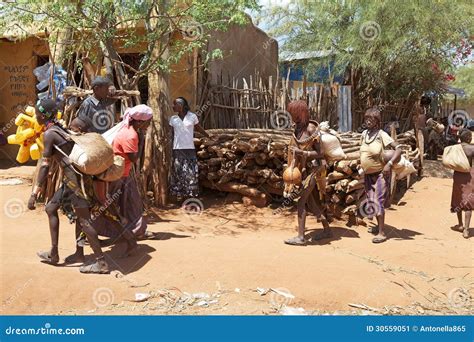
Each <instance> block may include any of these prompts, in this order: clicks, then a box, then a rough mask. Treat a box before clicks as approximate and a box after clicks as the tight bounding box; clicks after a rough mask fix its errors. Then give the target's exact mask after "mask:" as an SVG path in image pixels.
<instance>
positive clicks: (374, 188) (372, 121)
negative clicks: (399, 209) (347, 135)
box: [359, 107, 402, 243]
mask: <svg viewBox="0 0 474 342" xmlns="http://www.w3.org/2000/svg"><path fill="white" fill-rule="evenodd" d="M364 120H365V124H366V127H367V129H366V130H365V131H364V132H362V137H361V141H360V143H361V146H360V161H361V167H362V169H363V171H364V175H365V176H364V181H365V192H366V195H367V198H366V199H365V200H364V201H363V202H362V204H361V205H360V207H359V212H360V213H361V214H362V215H363V216H367V217H370V218H372V217H374V216H375V217H376V218H377V226H376V227H370V228H369V233H372V234H376V236H375V237H374V238H373V239H372V242H373V243H381V242H384V241H386V240H387V236H386V235H385V230H384V228H385V208H388V207H389V206H390V182H391V176H392V167H393V165H394V163H397V162H398V161H399V160H400V156H401V154H402V150H401V149H400V148H399V147H398V146H397V144H396V143H395V142H394V140H393V139H392V138H391V137H390V136H389V135H388V134H387V133H386V132H385V131H383V130H382V129H381V127H382V117H381V115H380V111H379V109H378V108H376V107H374V108H371V109H369V110H367V111H366V112H365V115H364ZM388 148H393V149H394V150H395V152H391V153H386V151H385V150H386V149H388ZM387 159H389V160H388V162H387V163H386V162H385V161H386V160H387Z"/></svg>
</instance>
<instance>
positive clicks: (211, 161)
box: [207, 158, 225, 166]
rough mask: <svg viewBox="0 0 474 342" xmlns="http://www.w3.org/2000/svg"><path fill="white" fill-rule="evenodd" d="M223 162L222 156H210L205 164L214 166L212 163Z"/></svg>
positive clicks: (218, 163)
mask: <svg viewBox="0 0 474 342" xmlns="http://www.w3.org/2000/svg"><path fill="white" fill-rule="evenodd" d="M223 162H225V159H224V158H211V159H208V160H207V165H209V166H214V165H221V164H222V163H223Z"/></svg>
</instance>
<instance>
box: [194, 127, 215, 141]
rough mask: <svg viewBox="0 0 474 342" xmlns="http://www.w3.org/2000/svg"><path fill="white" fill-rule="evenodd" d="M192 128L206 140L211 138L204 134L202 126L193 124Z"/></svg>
mask: <svg viewBox="0 0 474 342" xmlns="http://www.w3.org/2000/svg"><path fill="white" fill-rule="evenodd" d="M194 128H195V129H196V131H198V132H199V133H201V134H202V135H204V136H205V137H206V138H210V137H211V136H210V135H209V134H208V133H207V132H206V130H205V129H204V128H202V126H201V125H200V124H195V125H194Z"/></svg>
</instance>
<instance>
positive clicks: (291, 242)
mask: <svg viewBox="0 0 474 342" xmlns="http://www.w3.org/2000/svg"><path fill="white" fill-rule="evenodd" d="M284 242H285V243H286V244H287V245H291V246H306V241H305V240H304V239H301V238H299V237H298V236H295V237H294V238H291V239H288V240H285V241H284Z"/></svg>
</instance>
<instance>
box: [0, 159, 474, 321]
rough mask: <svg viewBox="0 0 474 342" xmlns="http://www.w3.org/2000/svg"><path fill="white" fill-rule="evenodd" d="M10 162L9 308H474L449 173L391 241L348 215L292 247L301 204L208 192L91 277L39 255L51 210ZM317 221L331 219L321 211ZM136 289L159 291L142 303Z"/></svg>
mask: <svg viewBox="0 0 474 342" xmlns="http://www.w3.org/2000/svg"><path fill="white" fill-rule="evenodd" d="M1 171H2V172H1V173H0V180H1V181H2V182H3V183H0V191H1V200H0V205H1V207H2V212H1V222H2V225H1V227H2V228H1V233H0V246H1V248H0V260H1V261H0V272H1V291H0V300H1V309H0V314H35V315H36V314H204V315H214V314H243V315H249V314H257V315H260V314H301V313H309V314H326V313H330V314H374V313H375V314H399V313H404V314H428V313H429V314H466V313H473V312H474V311H473V306H472V298H473V297H474V277H473V275H474V269H473V268H474V265H473V253H472V252H473V251H472V247H473V243H472V242H473V238H471V239H469V240H466V239H464V238H463V237H462V236H461V233H458V232H455V231H452V230H451V229H450V226H452V225H454V224H455V223H456V217H455V215H452V214H450V213H449V203H450V194H451V180H450V179H447V178H444V179H443V178H434V177H426V178H423V179H421V180H419V181H418V182H416V183H415V184H414V185H413V186H412V187H411V188H410V189H409V190H407V191H406V193H405V194H404V196H403V197H402V199H401V200H400V201H399V203H398V205H396V206H393V207H392V209H391V210H389V211H388V214H387V224H388V231H389V237H390V239H389V240H388V241H387V242H386V243H384V244H380V245H375V244H372V243H371V237H372V235H371V234H369V233H368V232H367V227H366V226H363V225H359V226H352V227H348V226H347V225H346V222H344V221H340V222H333V223H332V225H331V226H332V229H333V232H334V237H333V238H330V239H327V240H323V241H321V242H319V243H317V244H314V245H310V246H306V247H292V246H287V245H284V244H283V240H284V239H285V238H288V237H291V236H293V234H294V233H295V228H296V213H295V211H294V210H284V211H282V212H278V213H275V209H276V208H278V205H273V207H272V208H264V209H255V208H253V207H251V208H250V207H244V206H243V205H242V204H240V203H238V202H237V201H235V200H234V197H233V196H221V197H214V198H213V197H212V196H206V197H205V198H204V200H203V207H204V210H203V211H202V212H200V213H197V214H196V213H194V215H193V214H191V213H190V212H189V211H184V210H182V209H181V208H174V209H170V210H167V211H157V212H156V214H157V215H158V218H156V219H155V220H154V222H153V223H151V224H150V225H149V230H150V231H152V232H157V233H159V234H158V239H157V240H151V241H142V242H140V251H139V253H138V255H137V256H133V257H130V258H128V259H118V258H117V255H118V254H120V252H121V250H122V249H123V248H124V247H125V246H123V245H118V246H114V247H112V248H108V249H106V251H107V252H106V253H107V259H108V261H109V263H110V265H111V266H112V268H113V269H114V270H115V271H114V272H113V273H112V274H111V275H83V274H80V273H79V270H78V267H73V266H67V267H66V266H57V267H54V266H50V265H46V264H43V263H41V262H39V260H38V258H37V256H36V252H37V251H39V250H44V249H46V248H48V247H49V231H48V224H47V217H46V214H45V212H44V209H43V208H41V207H40V208H38V209H37V210H36V211H27V209H26V201H27V199H28V196H29V193H30V191H31V187H30V185H29V184H28V181H25V179H23V182H24V183H23V184H17V185H6V183H5V179H7V178H8V177H13V176H16V177H20V176H21V177H23V176H24V175H28V173H29V172H30V171H31V169H28V168H27V169H25V168H23V169H18V170H15V169H8V170H1ZM18 173H19V174H18ZM7 182H8V181H7ZM371 224H372V223H369V226H370V225H371ZM472 224H473V223H471V226H472ZM307 226H308V227H309V228H311V229H319V228H320V227H321V225H320V224H319V223H317V222H316V219H315V218H314V217H312V216H310V217H308V221H307ZM470 233H471V236H473V235H474V229H472V228H471V231H470ZM73 249H74V227H73V225H70V224H69V223H68V221H67V219H66V218H65V217H64V216H63V217H62V218H61V235H60V249H59V252H60V256H61V257H62V258H64V257H66V256H67V255H69V254H70V253H71V252H72V251H73ZM86 252H87V253H90V252H91V251H90V249H86ZM137 293H139V294H140V293H141V294H142V296H147V297H149V298H148V299H146V300H145V301H142V302H135V301H134V300H135V296H136V294H137ZM139 296H140V295H139Z"/></svg>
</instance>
